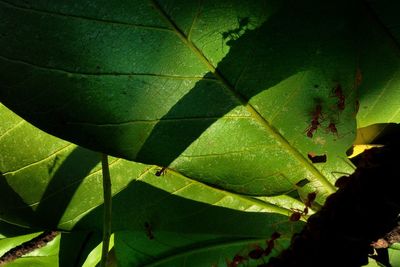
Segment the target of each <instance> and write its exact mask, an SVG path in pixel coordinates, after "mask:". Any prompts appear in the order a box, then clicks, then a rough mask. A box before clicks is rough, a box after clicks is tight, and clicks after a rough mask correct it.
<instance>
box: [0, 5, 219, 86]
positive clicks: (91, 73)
mask: <svg viewBox="0 0 400 267" xmlns="http://www.w3.org/2000/svg"><path fill="white" fill-rule="evenodd" d="M0 1H1V0H0ZM0 59H3V60H5V61H10V62H14V63H19V64H23V65H28V66H31V67H34V68H38V69H42V70H47V71H55V72H62V73H67V74H70V75H81V76H117V77H118V76H152V77H160V78H165V79H177V80H208V81H214V82H219V81H218V80H217V79H213V78H209V77H203V76H174V75H165V74H159V73H138V72H77V71H71V70H67V69H62V68H54V67H49V66H42V65H38V64H35V63H32V62H28V61H25V60H21V59H14V58H9V57H6V56H4V55H0Z"/></svg>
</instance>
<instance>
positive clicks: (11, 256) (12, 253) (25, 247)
mask: <svg viewBox="0 0 400 267" xmlns="http://www.w3.org/2000/svg"><path fill="white" fill-rule="evenodd" d="M58 234H59V232H58V231H45V232H43V233H42V234H40V235H38V236H37V237H35V238H32V239H31V240H29V241H26V242H24V243H22V244H21V245H19V246H16V247H15V248H12V249H10V250H9V251H7V252H6V253H5V254H4V255H3V256H1V257H0V266H4V265H6V264H7V263H10V262H12V261H14V260H16V259H18V258H20V257H22V256H24V255H25V254H28V253H30V252H32V251H34V250H36V249H39V248H41V247H44V246H46V245H47V243H48V242H50V241H52V240H53V239H54V238H55V237H56V236H57V235H58Z"/></svg>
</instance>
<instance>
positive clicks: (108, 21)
mask: <svg viewBox="0 0 400 267" xmlns="http://www.w3.org/2000/svg"><path fill="white" fill-rule="evenodd" d="M0 4H2V5H5V6H8V7H10V8H14V9H17V10H21V11H25V12H31V13H38V14H42V15H43V14H45V15H48V16H54V17H66V18H73V19H79V20H88V21H94V22H99V23H104V24H111V25H118V26H129V27H134V28H141V29H147V30H157V31H168V32H171V31H172V30H171V29H168V28H164V27H160V26H150V25H141V24H133V23H128V22H122V21H113V20H107V19H99V18H92V17H88V16H79V15H73V14H66V13H61V12H54V11H53V12H51V11H48V10H42V9H36V8H32V7H31V8H27V7H22V6H19V5H16V4H14V3H10V2H7V1H4V0H0Z"/></svg>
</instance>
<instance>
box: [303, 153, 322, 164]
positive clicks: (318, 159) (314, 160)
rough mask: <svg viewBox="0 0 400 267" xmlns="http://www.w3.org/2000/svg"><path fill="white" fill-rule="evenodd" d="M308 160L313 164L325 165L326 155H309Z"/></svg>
mask: <svg viewBox="0 0 400 267" xmlns="http://www.w3.org/2000/svg"><path fill="white" fill-rule="evenodd" d="M307 156H308V158H309V159H310V160H311V162H312V163H325V162H326V155H325V154H324V155H315V154H314V153H308V154H307Z"/></svg>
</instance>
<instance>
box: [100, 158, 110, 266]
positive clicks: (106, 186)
mask: <svg viewBox="0 0 400 267" xmlns="http://www.w3.org/2000/svg"><path fill="white" fill-rule="evenodd" d="M101 166H102V173H103V198H104V217H103V246H102V251H101V261H100V267H105V266H106V263H107V256H108V246H109V243H110V236H111V206H112V203H111V197H112V196H111V178H110V169H109V167H108V158H107V155H106V154H102V159H101Z"/></svg>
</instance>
